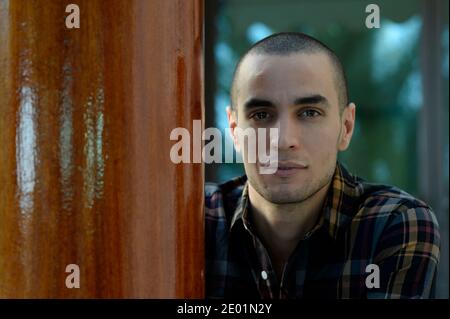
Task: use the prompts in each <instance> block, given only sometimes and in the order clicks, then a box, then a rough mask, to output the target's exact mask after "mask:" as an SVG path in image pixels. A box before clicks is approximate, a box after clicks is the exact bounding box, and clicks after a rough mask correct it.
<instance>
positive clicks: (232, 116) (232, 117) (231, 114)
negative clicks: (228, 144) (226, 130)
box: [227, 106, 240, 152]
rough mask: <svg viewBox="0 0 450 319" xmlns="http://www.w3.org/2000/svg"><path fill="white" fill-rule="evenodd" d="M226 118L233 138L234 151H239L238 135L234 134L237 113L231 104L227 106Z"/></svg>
mask: <svg viewBox="0 0 450 319" xmlns="http://www.w3.org/2000/svg"><path fill="white" fill-rule="evenodd" d="M227 118H228V125H229V127H230V132H231V138H232V139H233V144H234V147H235V148H236V151H238V152H239V149H240V147H239V142H238V140H239V139H238V137H237V135H236V131H235V128H236V127H237V114H236V110H233V109H231V106H227Z"/></svg>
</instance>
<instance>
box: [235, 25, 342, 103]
mask: <svg viewBox="0 0 450 319" xmlns="http://www.w3.org/2000/svg"><path fill="white" fill-rule="evenodd" d="M302 53H303V54H316V53H323V54H326V56H327V57H328V58H329V59H330V62H331V65H332V66H333V74H332V75H333V76H334V82H335V87H336V91H337V95H338V100H339V107H340V110H341V111H342V110H343V109H344V107H345V106H346V105H347V104H348V93H347V79H346V77H345V73H344V69H343V67H342V64H341V62H340V60H339V58H338V57H337V56H336V54H335V53H334V52H333V51H332V50H331V49H330V48H328V47H327V46H326V45H325V44H323V43H322V42H320V41H319V40H316V39H314V38H312V37H310V36H308V35H306V34H303V33H298V32H283V33H276V34H273V35H271V36H268V37H267V38H264V39H262V40H260V41H258V42H256V43H255V44H254V45H253V46H252V47H250V49H248V51H247V52H246V53H245V54H244V55H243V56H242V58H241V59H240V61H239V63H238V65H237V67H236V69H235V71H234V75H233V80H232V83H231V108H232V109H236V107H237V105H236V102H237V91H238V78H239V71H240V68H241V65H242V63H243V62H244V61H245V60H246V58H247V57H248V56H250V55H278V56H288V55H292V54H302Z"/></svg>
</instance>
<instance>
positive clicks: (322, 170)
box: [228, 53, 355, 204]
mask: <svg viewBox="0 0 450 319" xmlns="http://www.w3.org/2000/svg"><path fill="white" fill-rule="evenodd" d="M236 81H237V82H236V88H237V90H236V95H235V99H236V100H235V107H236V108H237V114H236V111H233V112H230V111H229V114H228V115H229V121H230V127H231V128H232V129H233V128H235V127H236V126H238V127H240V128H242V129H246V128H249V127H251V128H254V129H258V128H267V129H269V128H278V130H279V138H278V161H279V162H278V169H277V171H276V172H275V173H274V174H261V170H260V166H261V164H260V163H259V162H257V163H249V161H248V157H247V156H245V152H244V157H243V160H244V167H245V171H246V174H247V177H248V180H249V183H250V185H251V187H253V188H254V189H255V190H256V191H257V192H258V193H259V194H260V195H261V196H263V197H264V198H265V199H267V200H268V201H270V202H273V203H277V204H284V203H295V202H301V201H303V200H305V199H307V198H309V197H310V196H312V195H314V194H315V193H316V192H318V191H319V190H320V189H322V188H323V187H325V186H327V185H328V183H329V182H330V180H331V177H332V175H333V172H334V169H335V165H336V159H337V153H338V151H339V150H344V149H346V148H347V146H348V144H349V142H350V138H351V135H352V131H353V123H354V112H355V109H354V105H353V104H351V105H350V106H351V107H347V108H346V109H345V110H344V113H343V114H342V117H341V115H340V112H339V104H338V93H337V89H336V84H335V76H334V69H333V66H332V64H331V61H330V60H329V58H328V56H326V55H325V54H323V53H314V54H292V55H286V56H279V55H265V54H263V55H255V54H251V55H249V56H247V57H246V58H245V60H244V61H243V62H242V64H241V68H240V70H239V74H238V77H237V79H236ZM236 115H237V118H236ZM232 131H233V132H234V130H232ZM234 135H235V136H234V137H235V145H236V147H237V149H238V150H242V148H243V147H246V145H240V143H239V139H238V138H237V137H236V134H234ZM241 143H242V142H241ZM270 145H271V141H270V140H269V134H267V138H266V148H268V147H269V146H270ZM272 145H273V141H272ZM272 147H273V146H272Z"/></svg>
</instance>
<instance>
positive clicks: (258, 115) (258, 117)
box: [251, 112, 269, 121]
mask: <svg viewBox="0 0 450 319" xmlns="http://www.w3.org/2000/svg"><path fill="white" fill-rule="evenodd" d="M251 118H253V119H254V120H256V121H263V120H267V119H268V118H269V113H267V112H256V113H253V115H252V116H251Z"/></svg>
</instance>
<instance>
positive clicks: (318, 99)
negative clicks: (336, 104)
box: [294, 94, 328, 106]
mask: <svg viewBox="0 0 450 319" xmlns="http://www.w3.org/2000/svg"><path fill="white" fill-rule="evenodd" d="M294 104H295V105H303V104H324V105H326V106H328V100H327V98H326V97H325V96H323V95H320V94H314V95H310V96H303V97H299V98H297V99H295V101H294Z"/></svg>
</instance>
